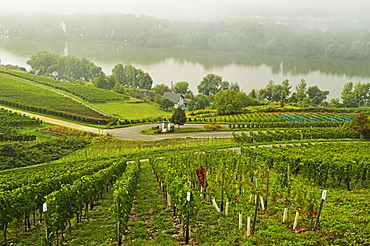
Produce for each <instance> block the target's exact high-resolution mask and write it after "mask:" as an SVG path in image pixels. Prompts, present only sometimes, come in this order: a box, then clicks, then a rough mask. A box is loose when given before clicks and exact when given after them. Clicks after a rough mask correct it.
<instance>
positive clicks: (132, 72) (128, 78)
mask: <svg viewBox="0 0 370 246" xmlns="http://www.w3.org/2000/svg"><path fill="white" fill-rule="evenodd" d="M112 75H114V76H115V77H116V78H117V80H118V82H120V83H121V84H122V85H123V86H126V87H131V88H139V89H147V90H149V89H151V88H152V84H153V80H152V78H151V77H150V75H149V74H148V73H145V72H144V71H143V70H141V69H137V68H135V67H134V66H132V65H125V66H123V65H122V64H117V65H115V66H114V68H113V69H112Z"/></svg>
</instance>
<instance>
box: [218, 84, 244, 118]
mask: <svg viewBox="0 0 370 246" xmlns="http://www.w3.org/2000/svg"><path fill="white" fill-rule="evenodd" d="M214 103H215V107H216V109H217V113H218V114H219V115H224V114H235V113H240V112H241V111H242V106H243V104H242V101H241V100H240V98H239V97H238V92H236V91H234V90H231V89H228V90H225V91H219V92H217V94H216V95H215V98H214Z"/></svg>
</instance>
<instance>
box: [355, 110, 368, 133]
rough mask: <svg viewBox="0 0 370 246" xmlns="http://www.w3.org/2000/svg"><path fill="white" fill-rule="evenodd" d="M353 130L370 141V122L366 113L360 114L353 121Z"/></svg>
mask: <svg viewBox="0 0 370 246" xmlns="http://www.w3.org/2000/svg"><path fill="white" fill-rule="evenodd" d="M352 129H353V130H354V131H355V132H358V133H359V134H361V136H362V137H363V138H364V139H370V120H369V117H368V116H367V115H365V114H364V113H359V114H358V115H357V116H356V117H355V118H354V119H353V120H352Z"/></svg>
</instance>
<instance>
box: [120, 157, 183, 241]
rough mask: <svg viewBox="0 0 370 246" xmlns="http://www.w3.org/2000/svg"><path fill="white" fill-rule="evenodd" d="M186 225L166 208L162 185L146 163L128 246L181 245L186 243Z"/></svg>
mask: <svg viewBox="0 0 370 246" xmlns="http://www.w3.org/2000/svg"><path fill="white" fill-rule="evenodd" d="M183 240H184V239H183V234H182V225H180V224H178V223H177V222H176V221H174V219H173V217H172V214H171V210H168V209H167V208H166V206H165V199H164V198H163V196H162V191H161V190H160V188H159V186H158V184H157V183H156V182H155V178H154V176H153V174H152V172H151V168H150V165H149V163H148V162H146V161H145V162H142V167H141V173H140V177H139V183H138V186H137V194H136V196H135V200H134V204H133V208H132V210H131V215H130V218H129V221H128V224H127V230H126V233H125V235H124V238H123V243H124V245H132V246H134V245H141V246H142V245H166V246H171V245H180V244H182V243H183Z"/></svg>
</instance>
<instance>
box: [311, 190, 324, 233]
mask: <svg viewBox="0 0 370 246" xmlns="http://www.w3.org/2000/svg"><path fill="white" fill-rule="evenodd" d="M326 193H327V190H323V191H322V194H321V202H320V207H319V211H318V212H317V216H316V220H315V225H314V227H313V230H314V231H316V229H317V227H318V226H319V219H320V215H321V210H322V207H323V205H324V201H325V199H326Z"/></svg>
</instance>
